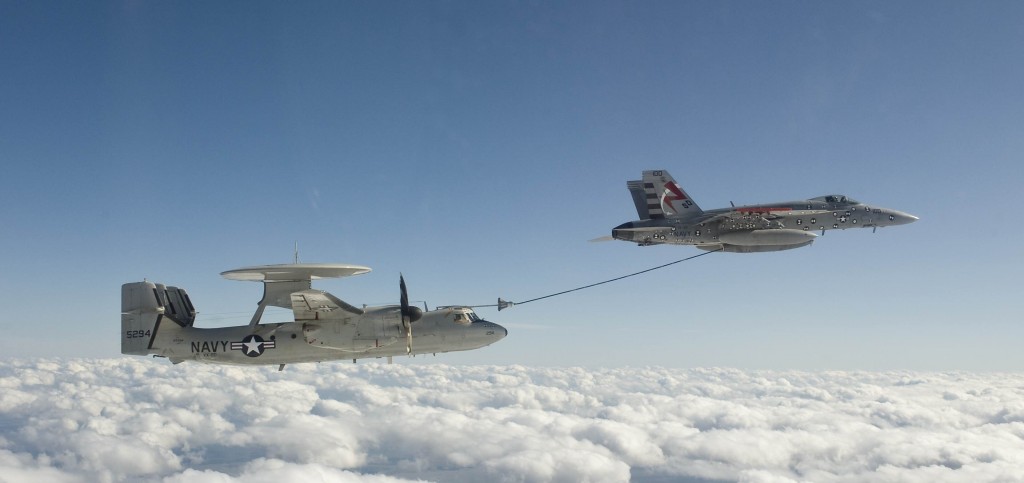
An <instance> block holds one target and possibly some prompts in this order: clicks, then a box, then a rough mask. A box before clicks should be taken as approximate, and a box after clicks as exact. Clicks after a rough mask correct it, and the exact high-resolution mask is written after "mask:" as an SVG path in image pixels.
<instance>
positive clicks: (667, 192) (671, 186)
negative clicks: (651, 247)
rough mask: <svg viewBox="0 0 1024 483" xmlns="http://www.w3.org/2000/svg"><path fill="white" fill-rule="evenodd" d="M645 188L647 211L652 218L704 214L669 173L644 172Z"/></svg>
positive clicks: (657, 171)
mask: <svg viewBox="0 0 1024 483" xmlns="http://www.w3.org/2000/svg"><path fill="white" fill-rule="evenodd" d="M643 186H644V191H645V192H646V198H647V211H648V213H649V214H650V217H651V218H654V219H657V218H665V217H666V216H677V217H682V218H689V217H692V216H696V215H699V214H701V213H703V211H702V210H701V209H700V207H699V206H697V203H696V202H694V201H693V198H690V195H688V194H686V191H683V188H681V187H680V186H679V185H677V184H676V181H675V180H674V179H672V175H670V174H668V171H665V170H651V171H644V181H643Z"/></svg>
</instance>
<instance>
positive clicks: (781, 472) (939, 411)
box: [0, 358, 1024, 482]
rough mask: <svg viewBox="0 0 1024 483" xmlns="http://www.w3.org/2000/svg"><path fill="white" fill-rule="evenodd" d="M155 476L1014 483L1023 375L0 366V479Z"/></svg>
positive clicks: (1021, 461)
mask: <svg viewBox="0 0 1024 483" xmlns="http://www.w3.org/2000/svg"><path fill="white" fill-rule="evenodd" d="M414 362H419V361H418V360H417V361H414ZM431 362H433V361H431ZM160 479H163V480H164V481H167V482H184V481H189V482H193V481H199V482H234V481H239V482H241V481H245V482H262V481H268V482H269V481H372V482H393V481H407V480H421V479H422V480H438V481H481V480H491V481H573V482H575V481H602V482H603V481H628V480H630V479H633V480H634V481H645V480H646V481H708V480H711V481H717V480H725V481H749V482H787V481H823V482H830V481H835V482H846V481H866V480H870V481H883V482H884V481H893V482H896V481H899V482H905V481H940V480H941V481H965V482H968V481H970V482H976V481H998V480H1003V481H1021V480H1024V375H1021V374H972V373H910V372H885V373H874V372H820V373H815V372H780V371H739V370H730V369H692V370H679V369H661V368H634V369H608V370H585V369H579V368H569V369H548V368H530V367H522V366H503V367H495V366H487V367H460V366H448V365H442V364H433V363H418V364H415V365H405V364H395V365H386V364H372V363H371V364H358V365H352V364H341V363H335V364H320V365H317V364H305V365H295V366H289V367H287V368H286V369H285V371H284V372H277V371H276V368H237V367H217V366H203V365H197V364H183V365H179V366H172V365H170V364H166V363H162V362H161V361H154V360H149V359H141V358H140V359H135V358H120V359H101V360H92V359H90V360H7V361H4V362H0V482H7V481H12V482H14V481H55V482H77V481H138V480H146V481H152V480H160Z"/></svg>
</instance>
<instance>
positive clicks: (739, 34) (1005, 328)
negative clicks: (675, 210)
mask: <svg viewBox="0 0 1024 483" xmlns="http://www.w3.org/2000/svg"><path fill="white" fill-rule="evenodd" d="M1022 14H1024V5H1022V4H1020V3H1019V2H985V3H963V2H855V3H848V2H772V3H765V2H574V3H570V2H541V3H509V2H445V3H440V2H358V3H354V2H323V3H315V2H301V3H299V4H297V5H296V4H287V3H281V2H262V3H254V2H220V3H210V2H149V3H147V2H126V3H110V2H107V3H102V2H91V3H70V2H65V3H48V2H3V3H0V46H2V48H0V71H2V72H3V74H2V75H0V159H2V163H3V164H2V165H3V176H2V177H0V261H2V267H0V306H2V307H3V310H2V311H0V323H2V326H3V329H4V331H5V336H4V337H3V339H2V340H0V349H2V351H3V353H4V354H6V355H10V356H18V357H24V356H34V355H42V356H69V357H70V356H100V357H106V356H117V355H118V353H119V339H118V337H117V333H118V330H119V322H118V321H119V316H118V313H117V312H118V307H119V298H120V292H119V286H120V284H122V283H124V282H128V281H137V280H141V279H142V278H144V277H145V278H148V279H149V280H155V281H160V282H163V283H167V284H174V285H178V286H182V287H184V288H186V289H188V290H189V293H190V295H191V296H192V299H193V301H194V302H195V303H196V305H197V307H198V309H199V310H200V312H201V314H200V319H199V322H198V324H199V325H204V326H213V325H230V324H235V323H238V324H242V323H245V322H246V321H247V320H248V318H249V315H250V313H251V311H252V310H253V309H255V303H256V301H257V300H258V299H259V296H260V287H259V286H257V285H255V284H249V283H242V282H231V281H227V280H224V279H222V278H220V276H219V275H218V273H219V272H221V271H223V270H228V269H232V268H237V267H241V266H248V265H258V264H268V263H285V262H288V261H289V260H290V259H291V257H292V246H293V243H295V242H298V244H299V246H300V251H301V253H300V257H301V259H302V260H303V261H306V262H341V263H354V264H361V265H367V266H370V267H372V268H373V269H374V272H372V273H371V274H369V275H364V276H362V277H359V278H353V279H346V280H337V281H328V282H325V283H321V284H320V285H319V286H318V287H319V288H322V289H325V290H328V291H330V292H332V293H334V294H336V295H338V296H339V297H341V298H342V299H345V300H346V301H349V302H351V303H354V304H361V303H371V304H375V303H392V302H396V301H397V300H398V293H397V292H398V289H397V286H398V283H397V280H398V274H399V272H402V273H404V274H405V276H406V278H407V281H408V283H409V288H410V291H411V297H412V298H413V299H416V300H426V301H427V302H428V303H429V304H430V305H432V306H433V305H442V304H482V303H493V301H494V300H495V299H496V298H497V297H499V296H501V297H504V298H506V299H511V300H525V299H529V298H533V297H537V296H541V295H544V294H547V293H552V292H557V291H560V290H565V289H568V288H572V287H576V286H579V285H584V284H588V283H593V282H596V281H600V280H603V279H607V278H611V277H615V276H619V275H622V274H625V273H630V272H633V271H637V270H641V269H644V268H648V267H651V266H655V265H660V264H663V263H667V262H669V261H672V260H676V259H679V258H682V257H685V256H689V255H694V254H696V253H699V252H698V251H697V250H696V249H693V248H688V247H649V248H643V249H641V248H637V247H635V246H632V245H629V244H627V243H620V242H616V243H603V244H593V243H587V240H589V239H591V238H595V237H598V236H602V235H606V234H608V232H609V230H610V228H611V227H612V226H615V225H617V224H619V223H621V222H624V221H629V220H632V219H633V218H635V216H636V213H635V211H634V209H633V206H632V202H631V200H630V197H629V194H628V192H627V191H626V189H625V181H626V180H627V179H634V178H636V177H638V176H639V174H640V172H641V171H642V170H644V169H661V168H663V169H667V170H669V171H670V172H671V173H672V174H673V175H674V176H675V178H676V180H677V181H679V182H680V183H681V184H682V185H683V186H685V187H686V189H687V191H688V192H689V194H690V195H691V196H693V197H694V198H695V199H696V200H697V201H698V202H699V203H700V204H701V206H702V207H704V208H713V207H719V206H725V205H728V203H729V202H730V201H734V202H736V203H737V204H743V203H758V202H770V201H777V200H787V199H795V198H804V197H812V196H818V195H822V194H828V193H844V194H847V195H849V196H852V197H854V198H857V199H859V200H862V201H865V202H869V203H872V204H877V205H880V206H886V207H890V208H895V209H900V210H903V211H907V212H910V213H913V214H915V215H917V216H919V217H921V221H919V222H917V223H915V224H913V225H909V226H905V227H899V228H892V229H884V230H879V232H878V233H874V234H872V233H871V232H870V231H869V230H850V231H846V232H838V233H829V234H827V235H826V236H825V237H824V238H822V239H820V240H818V241H817V242H816V243H815V244H814V245H813V246H812V247H809V248H804V249H799V250H793V251H787V252H778V253H768V254H757V255H738V254H712V255H710V256H707V257H702V258H699V259H696V260H693V261H690V262H686V263H683V264H680V265H676V266H673V267H671V268H667V269H664V270H659V271H656V272H652V273H650V274H647V275H644V276H642V277H635V278H631V279H628V280H623V281H620V282H615V283H612V284H607V285H602V286H600V287H595V288H593V289H589V290H586V291H581V292H576V293H573V294H568V295H565V296H561V297H557V298H552V299H547V300H544V301H539V302H536V303H532V304H527V305H522V306H518V307H515V308H514V309H512V310H509V311H502V312H501V313H497V312H495V311H493V310H487V309H482V310H481V311H480V312H481V315H483V316H484V317H486V318H488V319H489V320H493V321H495V322H498V323H501V324H503V325H506V326H507V327H509V329H510V335H509V337H508V338H506V339H505V340H503V341H501V342H500V343H498V344H496V345H494V346H492V347H489V348H486V349H483V350H480V351H474V352H468V353H463V354H448V355H445V356H443V360H444V362H447V363H453V364H460V363H491V364H525V365H558V366H567V365H583V366H622V365H632V366H644V365H663V366H671V367H693V366H735V367H745V368H779V369H789V368H796V369H894V368H896V369H900V368H906V369H937V370H946V369H970V370H1019V369H1020V368H1021V366H1022V363H1024V360H1022V358H1021V356H1020V355H1019V353H1020V351H1019V341H1020V340H1021V339H1022V336H1024V329H1022V327H1021V323H1020V322H1021V321H1022V320H1024V302H1022V297H1020V295H1019V291H1020V286H1021V283H1020V280H1021V278H1022V276H1024V257H1022V249H1021V248H1020V243H1019V240H1020V239H1021V237H1022V229H1021V227H1020V224H1019V223H1018V222H1017V221H1016V219H1015V218H1016V215H1015V212H1016V210H1015V208H1014V207H1015V205H1016V203H1017V199H1016V198H1017V197H1018V196H1019V194H1020V185H1021V182H1022V181H1024V169H1022V168H1021V166H1022V165H1021V162H1020V160H1021V159H1020V153H1022V152H1024V136H1021V133H1022V132H1024V129H1022V128H1024V95H1021V90H1020V86H1021V85H1024V53H1022V51H1021V49H1020V46H1021V45H1024V27H1022V25H1024V15H1022ZM278 315H279V316H280V317H282V318H283V317H286V316H287V315H288V314H287V313H284V312H279V313H278ZM438 360H442V358H439V359H438ZM415 362H417V363H422V362H421V361H415Z"/></svg>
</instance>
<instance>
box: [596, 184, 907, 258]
mask: <svg viewBox="0 0 1024 483" xmlns="http://www.w3.org/2000/svg"><path fill="white" fill-rule="evenodd" d="M626 187H627V188H629V192H630V194H632V195H633V203H634V204H636V211H637V214H639V215H640V219H639V220H636V221H631V222H628V223H623V224H621V225H619V226H617V227H615V228H614V229H612V236H611V238H612V239H615V240H623V241H630V242H634V243H636V244H638V245H640V246H648V245H660V244H672V245H694V246H696V247H697V248H700V249H702V250H721V251H726V252H735V253H753V252H773V251H779V250H789V249H791V248H800V247H803V246H807V245H810V244H811V243H813V242H814V239H815V238H816V237H817V236H818V233H821V234H822V235H824V234H825V231H826V230H845V229H847V228H868V227H870V228H878V227H885V226H894V225H905V224H907V223H912V222H914V221H917V217H916V216H914V215H911V214H908V213H904V212H902V211H896V210H892V209H889V208H882V207H880V206H875V205H868V204H864V203H861V202H859V201H856V200H854V199H852V198H849V197H846V196H843V195H828V196H819V197H817V198H811V199H808V200H797V201H785V202H781V203H769V204H762V205H749V206H733V207H730V208H721V209H715V210H707V211H704V210H702V209H700V207H699V206H697V203H696V202H694V201H693V198H690V195H688V194H686V191H684V190H683V188H682V187H680V186H679V185H677V184H676V182H675V180H673V179H672V176H671V175H669V174H668V171H665V170H651V171H644V174H643V180H635V181H628V182H627V183H626Z"/></svg>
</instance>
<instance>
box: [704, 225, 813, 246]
mask: <svg viewBox="0 0 1024 483" xmlns="http://www.w3.org/2000/svg"><path fill="white" fill-rule="evenodd" d="M817 236H818V235H816V234H814V233H811V232H809V231H802V230H786V229H781V230H748V231H727V232H725V233H721V234H719V235H718V239H719V240H720V241H721V242H722V243H727V244H729V245H739V246H747V247H754V246H765V245H801V246H802V245H803V244H807V243H810V242H812V241H814V239H815V238H816V237H817Z"/></svg>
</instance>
